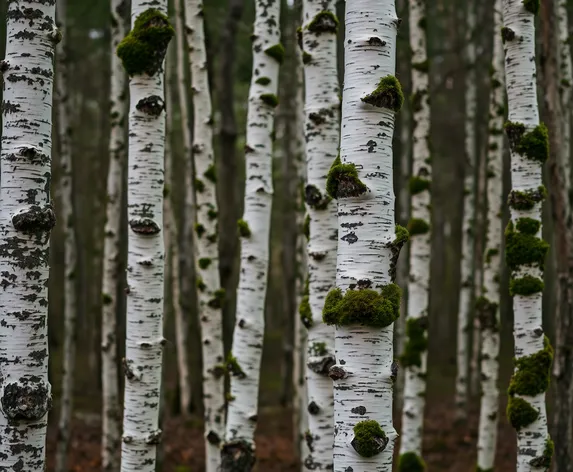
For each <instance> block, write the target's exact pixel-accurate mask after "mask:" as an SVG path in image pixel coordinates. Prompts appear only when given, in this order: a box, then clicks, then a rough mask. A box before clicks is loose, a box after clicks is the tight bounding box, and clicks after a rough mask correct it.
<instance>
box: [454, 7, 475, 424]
mask: <svg viewBox="0 0 573 472" xmlns="http://www.w3.org/2000/svg"><path fill="white" fill-rule="evenodd" d="M475 8H476V4H475V2H474V0H470V1H469V2H468V11H467V26H466V57H465V63H466V116H465V133H466V134H465V159H466V162H465V177H464V212H463V220H462V251H461V256H460V264H461V287H460V299H459V307H458V336H457V376H456V394H455V400H456V419H458V420H463V419H465V418H466V417H467V401H468V367H469V365H468V363H469V359H470V352H469V348H470V344H469V332H470V325H471V319H470V311H471V294H472V285H473V247H474V231H475V229H474V213H475V175H474V174H475V163H476V135H475V132H476V127H475V117H476V105H477V102H476V97H477V95H476V92H477V91H476V89H477V83H476V80H477V76H476V68H475V62H476V60H475V59H476V57H475V38H474V29H475V26H476V25H475V21H476V11H475Z"/></svg>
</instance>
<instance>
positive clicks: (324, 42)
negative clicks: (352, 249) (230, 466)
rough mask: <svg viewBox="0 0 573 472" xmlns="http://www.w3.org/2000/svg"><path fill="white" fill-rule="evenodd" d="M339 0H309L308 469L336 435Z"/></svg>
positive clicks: (320, 464) (317, 465) (323, 462)
mask: <svg viewBox="0 0 573 472" xmlns="http://www.w3.org/2000/svg"><path fill="white" fill-rule="evenodd" d="M335 8H336V7H335V2H334V1H324V2H321V3H318V2H314V1H312V0H303V26H302V31H301V34H302V44H303V54H304V58H305V59H304V78H305V107H304V109H305V126H304V130H305V138H306V164H307V183H306V187H305V191H304V195H305V201H306V208H307V211H308V217H309V236H310V238H309V243H308V248H307V254H308V277H309V279H308V280H309V294H308V304H303V306H302V309H301V317H302V322H303V323H304V324H305V326H306V327H307V329H308V338H307V360H306V383H307V389H308V406H307V411H308V413H309V417H308V432H307V434H306V441H307V445H308V454H307V456H306V458H305V459H304V466H305V468H306V470H331V469H332V446H333V439H334V430H333V427H334V424H333V415H334V407H333V390H332V380H330V378H329V377H328V372H329V369H330V367H331V366H332V365H334V363H335V359H334V328H333V327H332V326H329V325H327V324H325V323H323V321H322V309H323V308H324V300H325V297H326V294H327V293H328V292H329V291H330V290H331V289H332V288H333V287H334V284H335V281H336V246H337V243H336V241H337V233H338V224H337V223H338V222H337V218H336V203H335V202H333V201H332V198H331V197H329V196H328V194H327V193H326V177H327V174H328V170H329V168H330V166H331V164H332V162H333V161H334V159H335V158H336V156H337V154H338V142H339V139H340V138H339V137H340V114H339V110H340V98H339V97H340V86H339V84H338V71H337V61H336V34H337V30H338V19H337V18H336V9H335Z"/></svg>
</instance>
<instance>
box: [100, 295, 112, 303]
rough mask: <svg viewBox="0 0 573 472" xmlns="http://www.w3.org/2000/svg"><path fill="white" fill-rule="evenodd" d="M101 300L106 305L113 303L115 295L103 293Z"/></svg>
mask: <svg viewBox="0 0 573 472" xmlns="http://www.w3.org/2000/svg"><path fill="white" fill-rule="evenodd" d="M101 302H102V303H103V304H104V305H111V303H112V302H113V297H112V296H111V295H110V294H109V293H102V294H101Z"/></svg>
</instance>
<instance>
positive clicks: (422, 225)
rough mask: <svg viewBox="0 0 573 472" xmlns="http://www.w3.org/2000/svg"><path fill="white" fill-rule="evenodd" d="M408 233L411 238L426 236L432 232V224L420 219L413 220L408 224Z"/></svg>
mask: <svg viewBox="0 0 573 472" xmlns="http://www.w3.org/2000/svg"><path fill="white" fill-rule="evenodd" d="M408 231H409V233H410V236H416V235H418V234H426V233H429V232H430V224H429V223H428V222H427V221H426V220H422V219H420V218H411V219H410V221H409V222H408Z"/></svg>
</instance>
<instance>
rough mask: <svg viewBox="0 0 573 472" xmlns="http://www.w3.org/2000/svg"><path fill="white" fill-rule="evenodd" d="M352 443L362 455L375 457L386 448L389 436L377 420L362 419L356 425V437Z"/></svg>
mask: <svg viewBox="0 0 573 472" xmlns="http://www.w3.org/2000/svg"><path fill="white" fill-rule="evenodd" d="M350 444H351V445H352V447H353V448H354V450H355V451H356V452H357V453H358V454H360V455H361V456H362V457H374V456H375V455H377V454H379V453H380V452H382V451H383V450H384V449H385V448H386V445H387V444H388V437H387V436H386V434H385V433H384V431H383V430H382V428H381V426H380V425H379V424H378V422H377V421H375V420H366V421H360V422H359V423H357V424H356V426H354V438H353V439H352V441H351V443H350Z"/></svg>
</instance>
